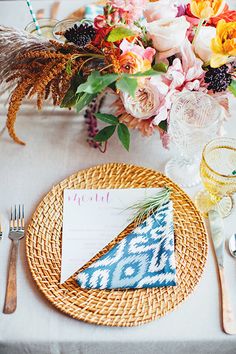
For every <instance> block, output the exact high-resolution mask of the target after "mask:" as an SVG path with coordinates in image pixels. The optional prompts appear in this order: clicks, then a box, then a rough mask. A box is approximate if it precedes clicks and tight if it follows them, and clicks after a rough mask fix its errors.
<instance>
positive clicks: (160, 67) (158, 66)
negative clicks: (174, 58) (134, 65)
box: [153, 62, 168, 73]
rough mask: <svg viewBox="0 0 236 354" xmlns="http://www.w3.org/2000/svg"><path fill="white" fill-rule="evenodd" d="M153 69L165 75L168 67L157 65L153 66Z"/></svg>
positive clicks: (161, 64)
mask: <svg viewBox="0 0 236 354" xmlns="http://www.w3.org/2000/svg"><path fill="white" fill-rule="evenodd" d="M153 69H154V70H156V71H159V72H162V73H166V72H167V70H168V65H167V64H165V63H162V62H160V63H157V64H155V65H153Z"/></svg>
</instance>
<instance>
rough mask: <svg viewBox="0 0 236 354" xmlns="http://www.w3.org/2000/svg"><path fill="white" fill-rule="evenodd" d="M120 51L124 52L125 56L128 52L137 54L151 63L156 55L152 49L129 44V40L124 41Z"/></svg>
mask: <svg viewBox="0 0 236 354" xmlns="http://www.w3.org/2000/svg"><path fill="white" fill-rule="evenodd" d="M120 49H121V50H122V53H123V54H125V53H127V52H131V53H135V54H137V55H139V56H140V57H142V58H143V59H147V60H149V61H150V62H151V63H152V61H153V58H154V55H155V54H156V51H155V49H153V48H151V47H148V48H143V47H141V46H139V45H137V44H133V43H130V42H128V41H127V39H123V41H122V42H121V44H120Z"/></svg>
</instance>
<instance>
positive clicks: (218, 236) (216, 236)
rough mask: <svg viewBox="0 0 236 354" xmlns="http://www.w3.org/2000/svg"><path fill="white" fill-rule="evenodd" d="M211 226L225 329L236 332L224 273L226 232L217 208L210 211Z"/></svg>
mask: <svg viewBox="0 0 236 354" xmlns="http://www.w3.org/2000/svg"><path fill="white" fill-rule="evenodd" d="M208 217H209V223H210V228H211V237H212V241H213V244H214V249H215V256H216V260H217V264H218V271H219V279H220V288H221V311H222V324H223V330H224V332H225V333H227V334H236V324H235V319H234V316H233V312H232V308H231V304H230V301H229V296H228V291H227V288H226V283H225V274H224V247H225V234H224V225H223V219H222V218H221V216H220V215H219V213H218V212H217V211H215V210H210V211H209V212H208Z"/></svg>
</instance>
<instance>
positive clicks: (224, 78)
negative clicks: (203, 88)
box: [204, 65, 232, 93]
mask: <svg viewBox="0 0 236 354" xmlns="http://www.w3.org/2000/svg"><path fill="white" fill-rule="evenodd" d="M204 81H205V83H207V84H208V90H212V91H213V92H214V93H215V92H222V91H225V90H227V88H228V86H229V85H230V84H231V81H232V78H231V75H230V73H229V68H228V66H227V65H222V66H221V67H219V68H209V70H208V71H207V72H206V74H205V78H204Z"/></svg>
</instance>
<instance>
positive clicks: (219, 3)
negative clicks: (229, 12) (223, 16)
mask: <svg viewBox="0 0 236 354" xmlns="http://www.w3.org/2000/svg"><path fill="white" fill-rule="evenodd" d="M224 7H225V0H191V3H190V9H191V12H192V14H193V15H194V16H195V17H198V18H201V19H204V20H206V19H209V18H211V17H215V16H218V15H219V14H220V13H221V12H222V11H223V10H224Z"/></svg>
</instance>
